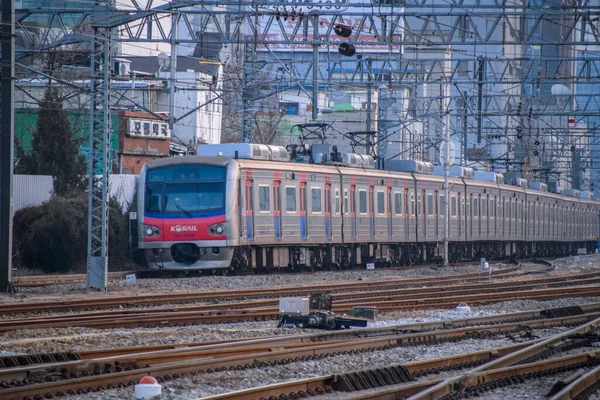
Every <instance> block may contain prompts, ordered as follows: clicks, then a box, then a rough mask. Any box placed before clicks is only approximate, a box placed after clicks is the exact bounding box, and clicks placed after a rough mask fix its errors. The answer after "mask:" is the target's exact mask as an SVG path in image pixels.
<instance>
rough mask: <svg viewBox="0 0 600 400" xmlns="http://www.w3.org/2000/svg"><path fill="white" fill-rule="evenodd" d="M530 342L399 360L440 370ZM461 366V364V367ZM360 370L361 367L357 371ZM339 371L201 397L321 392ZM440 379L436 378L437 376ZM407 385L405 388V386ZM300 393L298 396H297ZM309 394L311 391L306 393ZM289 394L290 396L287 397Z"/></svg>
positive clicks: (411, 367) (240, 399)
mask: <svg viewBox="0 0 600 400" xmlns="http://www.w3.org/2000/svg"><path fill="white" fill-rule="evenodd" d="M532 343H533V342H524V343H519V344H515V345H511V346H504V347H500V348H496V349H491V350H482V351H476V352H472V353H465V354H458V355H453V356H447V357H441V358H434V359H431V360H423V361H413V362H408V363H404V364H402V366H403V367H405V368H406V369H407V370H408V372H410V373H420V372H421V371H423V372H424V371H434V370H442V369H448V368H453V369H454V368H455V367H461V366H464V365H469V364H472V363H481V362H487V361H489V360H492V359H494V358H495V357H498V356H500V355H505V354H510V353H511V352H514V351H517V350H520V349H522V348H523V347H526V346H529V345H530V344H532ZM463 368H464V367H463ZM358 372H360V371H358ZM341 375H347V374H335V375H325V376H319V377H314V378H308V379H300V380H297V381H291V382H284V383H278V384H273V385H265V386H260V387H255V388H250V389H245V390H239V391H235V392H229V393H224V394H219V395H215V396H209V397H204V398H203V400H226V399H231V400H251V399H260V398H270V397H271V396H275V398H278V397H279V396H280V395H282V394H283V395H288V397H290V396H289V395H290V394H291V393H294V394H296V395H297V396H296V397H299V396H302V394H301V393H299V392H301V391H302V392H305V393H307V392H308V394H309V393H310V392H309V391H312V392H314V393H316V394H318V393H319V392H324V391H325V389H324V388H326V387H330V388H333V387H335V386H336V381H337V380H339V378H340V376H341ZM438 381H439V380H438ZM438 381H432V382H426V383H417V384H412V385H409V386H407V387H406V388H403V392H402V393H401V396H399V397H398V398H402V396H407V395H411V394H414V393H413V392H414V390H415V389H416V388H420V389H421V390H423V388H426V387H429V386H432V385H433V384H434V382H438ZM407 389H408V390H407ZM298 395H299V396H298ZM309 395H310V394H309ZM290 398H292V397H290Z"/></svg>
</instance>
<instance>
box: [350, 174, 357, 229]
mask: <svg viewBox="0 0 600 400" xmlns="http://www.w3.org/2000/svg"><path fill="white" fill-rule="evenodd" d="M350 219H351V220H352V224H351V226H352V239H356V185H350Z"/></svg>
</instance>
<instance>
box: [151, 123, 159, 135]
mask: <svg viewBox="0 0 600 400" xmlns="http://www.w3.org/2000/svg"><path fill="white" fill-rule="evenodd" d="M152 136H153V137H159V136H160V122H152Z"/></svg>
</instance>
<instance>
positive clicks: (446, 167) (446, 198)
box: [443, 126, 450, 267]
mask: <svg viewBox="0 0 600 400" xmlns="http://www.w3.org/2000/svg"><path fill="white" fill-rule="evenodd" d="M444 144H445V148H444V155H443V157H444V204H443V207H444V267H447V266H448V264H449V263H448V233H449V232H448V229H449V227H448V220H449V219H448V211H449V210H448V208H449V207H448V202H449V196H450V185H449V183H448V177H449V175H450V129H448V127H447V126H445V127H444Z"/></svg>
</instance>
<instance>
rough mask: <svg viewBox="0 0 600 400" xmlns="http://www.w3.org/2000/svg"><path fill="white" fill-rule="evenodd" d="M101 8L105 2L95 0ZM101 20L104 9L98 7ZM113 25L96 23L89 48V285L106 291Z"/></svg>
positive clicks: (98, 16)
mask: <svg viewBox="0 0 600 400" xmlns="http://www.w3.org/2000/svg"><path fill="white" fill-rule="evenodd" d="M96 7H97V9H98V10H102V4H101V3H100V2H98V3H96ZM94 15H95V17H96V18H95V21H102V20H103V17H105V15H103V12H102V11H95V12H94ZM111 33H112V30H111V28H110V27H94V29H93V35H92V38H91V49H90V50H91V51H90V141H89V156H88V159H89V161H88V162H89V165H88V171H89V176H90V177H89V194H88V195H89V197H88V258H87V286H88V287H90V288H93V289H98V290H102V291H105V290H106V286H107V282H108V193H109V192H108V185H109V182H108V172H109V171H108V169H109V165H110V164H109V158H110V132H111V116H110V58H111V51H110V46H111V43H112V37H111Z"/></svg>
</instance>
